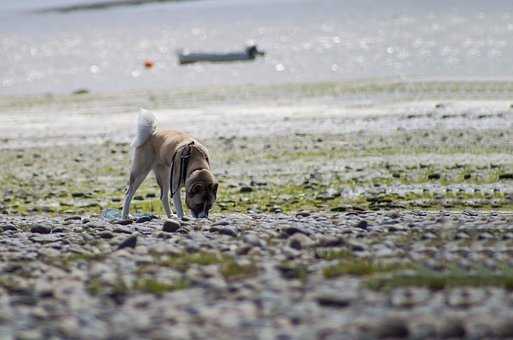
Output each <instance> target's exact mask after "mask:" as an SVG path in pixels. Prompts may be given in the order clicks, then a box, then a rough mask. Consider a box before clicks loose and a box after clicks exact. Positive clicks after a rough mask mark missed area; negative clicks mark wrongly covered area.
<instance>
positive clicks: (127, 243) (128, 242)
mask: <svg viewBox="0 0 513 340" xmlns="http://www.w3.org/2000/svg"><path fill="white" fill-rule="evenodd" d="M136 245H137V235H133V236H130V237H129V238H127V239H125V240H124V241H123V242H121V243H120V244H119V245H118V247H117V249H118V250H119V249H123V248H135V246H136Z"/></svg>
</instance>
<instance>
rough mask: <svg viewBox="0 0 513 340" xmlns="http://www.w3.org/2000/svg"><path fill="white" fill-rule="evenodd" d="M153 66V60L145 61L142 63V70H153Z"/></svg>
mask: <svg viewBox="0 0 513 340" xmlns="http://www.w3.org/2000/svg"><path fill="white" fill-rule="evenodd" d="M153 66H155V62H154V61H153V60H149V59H146V60H145V61H144V68H147V69H150V68H153Z"/></svg>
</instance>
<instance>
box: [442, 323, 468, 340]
mask: <svg viewBox="0 0 513 340" xmlns="http://www.w3.org/2000/svg"><path fill="white" fill-rule="evenodd" d="M466 335H467V331H466V330H465V325H464V324H463V322H462V321H461V320H456V319H448V320H446V321H445V322H444V323H443V324H442V325H441V326H440V329H439V330H438V336H439V338H441V339H463V338H465V337H466Z"/></svg>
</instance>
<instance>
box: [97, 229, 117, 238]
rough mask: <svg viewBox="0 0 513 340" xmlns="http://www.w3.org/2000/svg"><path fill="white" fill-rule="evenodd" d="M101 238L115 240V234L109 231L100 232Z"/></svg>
mask: <svg viewBox="0 0 513 340" xmlns="http://www.w3.org/2000/svg"><path fill="white" fill-rule="evenodd" d="M99 236H100V237H101V238H103V239H106V240H110V239H111V238H114V234H113V233H111V232H110V231H107V230H105V231H102V232H100V234H99Z"/></svg>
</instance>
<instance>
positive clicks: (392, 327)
mask: <svg viewBox="0 0 513 340" xmlns="http://www.w3.org/2000/svg"><path fill="white" fill-rule="evenodd" d="M374 336H375V337H377V338H379V339H403V338H408V337H409V336H410V330H409V328H408V325H407V324H406V322H405V321H403V320H401V319H397V318H389V319H385V320H383V321H381V322H380V323H379V324H378V325H377V326H376V327H375V328H374Z"/></svg>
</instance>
